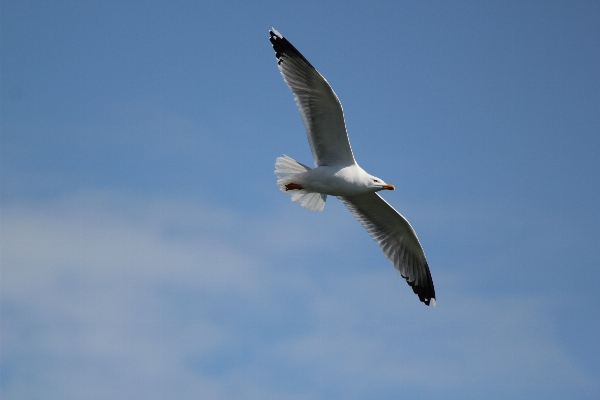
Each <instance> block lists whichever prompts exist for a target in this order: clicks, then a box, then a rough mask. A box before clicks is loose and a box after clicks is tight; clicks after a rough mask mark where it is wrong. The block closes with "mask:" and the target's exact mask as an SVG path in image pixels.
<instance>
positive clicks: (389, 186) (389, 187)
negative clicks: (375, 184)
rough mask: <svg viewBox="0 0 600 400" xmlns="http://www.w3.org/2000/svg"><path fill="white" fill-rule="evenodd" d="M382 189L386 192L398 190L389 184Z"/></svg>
mask: <svg viewBox="0 0 600 400" xmlns="http://www.w3.org/2000/svg"><path fill="white" fill-rule="evenodd" d="M382 188H383V189H386V190H395V189H396V188H395V187H394V185H388V184H385V185H383V186H382Z"/></svg>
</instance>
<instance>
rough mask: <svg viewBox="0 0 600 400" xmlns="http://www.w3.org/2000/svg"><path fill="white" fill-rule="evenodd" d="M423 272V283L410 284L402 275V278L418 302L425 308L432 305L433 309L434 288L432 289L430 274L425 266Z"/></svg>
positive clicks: (413, 282) (414, 282)
mask: <svg viewBox="0 0 600 400" xmlns="http://www.w3.org/2000/svg"><path fill="white" fill-rule="evenodd" d="M425 270H426V271H427V277H426V279H425V282H419V283H418V284H416V283H417V281H412V282H411V281H409V280H408V277H406V276H404V275H402V277H403V278H404V279H405V280H406V283H408V286H410V287H411V288H412V290H413V292H414V293H415V294H416V295H417V296H419V300H420V301H421V302H422V303H425V305H426V306H429V304H430V303H433V306H434V307H435V288H434V287H433V279H432V278H431V272H430V271H429V266H428V265H427V264H425Z"/></svg>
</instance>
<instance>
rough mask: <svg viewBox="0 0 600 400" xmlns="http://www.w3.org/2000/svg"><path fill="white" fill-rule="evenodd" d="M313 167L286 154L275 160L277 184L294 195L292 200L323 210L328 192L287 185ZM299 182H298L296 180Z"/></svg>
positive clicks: (306, 206) (310, 208)
mask: <svg viewBox="0 0 600 400" xmlns="http://www.w3.org/2000/svg"><path fill="white" fill-rule="evenodd" d="M310 170H311V168H310V167H307V166H306V165H304V164H301V163H299V162H298V161H296V160H294V159H293V158H291V157H288V156H286V155H284V156H283V157H277V160H275V175H277V178H278V179H277V186H279V189H281V191H282V192H283V193H285V194H289V195H290V196H292V201H293V202H296V203H298V204H300V205H301V206H302V207H304V208H306V209H307V210H310V211H323V208H325V201H326V200H327V195H326V194H321V193H314V192H307V191H305V190H302V189H300V190H298V189H294V190H287V189H286V187H285V185H287V184H289V183H292V182H293V181H294V176H295V175H298V174H302V173H304V172H307V171H310ZM295 183H298V182H295Z"/></svg>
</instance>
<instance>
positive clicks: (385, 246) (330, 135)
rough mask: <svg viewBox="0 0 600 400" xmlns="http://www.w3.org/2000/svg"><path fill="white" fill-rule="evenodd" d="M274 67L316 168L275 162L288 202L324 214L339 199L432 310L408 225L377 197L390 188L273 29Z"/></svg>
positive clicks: (427, 275)
mask: <svg viewBox="0 0 600 400" xmlns="http://www.w3.org/2000/svg"><path fill="white" fill-rule="evenodd" d="M269 33H270V35H271V37H270V41H271V44H272V45H273V49H274V50H275V56H276V57H277V65H278V67H279V71H280V72H281V75H283V79H284V81H285V83H287V85H288V86H289V87H290V89H291V91H292V93H293V94H294V99H295V100H296V105H297V106H298V109H299V110H300V115H301V116H302V121H303V122H304V127H305V128H306V135H307V136H308V142H309V144H310V149H311V151H312V155H313V158H314V163H315V168H310V167H307V166H306V165H304V164H301V163H299V162H298V161H296V160H294V159H292V158H290V157H288V156H285V155H284V156H283V157H278V158H277V160H276V161H275V174H276V175H277V178H278V179H277V185H278V186H279V188H280V189H281V191H282V192H284V193H286V194H289V195H291V197H292V201H294V202H297V203H299V204H300V205H301V206H302V207H304V208H306V209H308V210H310V211H323V208H324V207H325V201H326V200H327V195H330V196H337V198H338V199H340V200H341V201H342V203H344V205H345V206H346V207H347V208H348V209H349V210H350V212H351V213H352V214H353V215H354V216H355V217H356V219H358V221H359V222H360V223H361V225H362V226H363V227H364V228H365V229H366V230H367V232H368V233H369V235H371V237H372V238H373V239H374V240H375V241H376V242H377V243H379V246H380V247H381V250H383V253H384V254H385V256H386V257H387V258H388V259H389V260H390V261H391V262H392V264H393V265H394V267H395V268H396V270H397V271H398V273H399V274H400V275H401V276H402V277H403V278H404V279H406V282H407V283H408V284H409V285H410V287H412V289H413V291H414V292H415V294H416V295H417V296H419V300H421V301H422V302H423V303H425V304H426V305H429V304H430V302H431V303H432V304H433V305H434V306H435V290H434V288H433V280H432V279H431V272H430V271H429V266H428V265H427V260H426V259H425V252H424V251H423V248H422V247H421V244H420V243H419V239H417V234H416V233H415V231H414V229H413V228H412V226H411V225H410V224H409V223H408V221H407V220H406V218H404V217H403V216H402V215H400V213H399V212H398V211H396V210H394V208H393V207H392V206H390V205H389V204H388V203H387V202H386V201H385V200H384V199H383V198H382V197H381V196H380V195H379V194H378V193H377V192H379V191H381V190H394V186H393V185H390V184H388V183H385V182H384V181H383V179H380V178H378V177H376V176H373V175H370V174H369V173H367V172H366V171H365V170H363V169H362V168H361V167H360V166H359V165H358V163H357V162H356V160H355V159H354V154H353V153H352V148H351V147H350V140H349V139H348V133H347V132H346V124H345V122H344V112H343V110H342V105H341V103H340V101H339V99H338V97H337V95H336V94H335V92H334V91H333V89H332V88H331V86H329V83H327V81H326V80H325V78H323V76H322V75H321V74H320V73H319V72H318V71H317V70H316V69H315V68H314V67H313V66H312V65H311V64H310V63H309V62H308V60H307V59H306V58H304V56H303V55H302V54H300V52H299V51H298V50H296V48H295V47H294V46H293V45H292V44H291V43H290V42H289V41H288V40H287V39H285V38H284V37H283V36H282V35H281V34H280V33H279V32H277V31H276V30H275V29H274V28H273V29H271V30H270V31H269Z"/></svg>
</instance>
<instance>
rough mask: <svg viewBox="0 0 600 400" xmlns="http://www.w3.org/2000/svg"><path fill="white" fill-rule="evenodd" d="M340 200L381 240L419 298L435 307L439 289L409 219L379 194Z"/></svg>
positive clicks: (390, 258) (396, 266)
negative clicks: (435, 287) (436, 290)
mask: <svg viewBox="0 0 600 400" xmlns="http://www.w3.org/2000/svg"><path fill="white" fill-rule="evenodd" d="M339 199H340V200H341V201H342V202H343V203H344V204H345V205H346V207H348V209H349V210H350V212H351V213H352V214H353V215H354V216H355V217H356V219H358V221H359V222H360V223H361V225H362V226H363V227H364V228H365V229H366V230H367V232H369V235H371V237H372V238H373V239H374V240H375V241H376V242H377V243H379V246H381V250H383V253H384V254H385V256H386V257H387V258H388V259H389V260H390V261H391V262H392V264H394V267H395V268H396V270H398V272H399V273H400V275H402V277H403V278H404V279H406V282H408V284H409V285H410V286H411V287H412V289H413V291H414V292H415V294H416V295H417V296H419V300H421V301H422V302H423V303H425V304H426V305H429V302H430V301H432V302H433V305H434V306H435V290H434V288H433V280H432V279H431V272H429V266H428V265H427V260H426V259H425V253H424V252H423V248H422V247H421V244H420V243H419V239H417V234H416V233H415V231H414V229H413V228H412V226H410V224H409V223H408V221H407V220H406V218H404V217H403V216H402V215H400V213H399V212H398V211H396V210H394V208H393V207H392V206H390V205H389V204H388V203H387V202H386V201H385V200H384V199H383V198H381V196H379V194H377V193H367V194H361V195H358V196H348V197H339Z"/></svg>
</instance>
